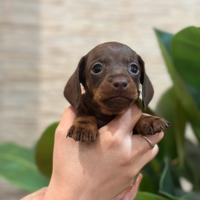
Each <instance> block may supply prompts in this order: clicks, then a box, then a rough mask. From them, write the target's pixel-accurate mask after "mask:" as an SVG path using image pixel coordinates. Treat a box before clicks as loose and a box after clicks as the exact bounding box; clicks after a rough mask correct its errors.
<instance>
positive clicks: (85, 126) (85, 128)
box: [67, 119, 98, 143]
mask: <svg viewBox="0 0 200 200" xmlns="http://www.w3.org/2000/svg"><path fill="white" fill-rule="evenodd" d="M67 136H68V137H71V138H73V139H74V140H75V141H81V142H86V143H91V142H94V141H95V140H96V138H97V136H98V129H97V125H96V124H94V123H90V122H88V121H86V120H84V121H83V119H82V120H76V121H75V123H74V124H73V125H72V126H71V128H70V129H69V131H68V134H67Z"/></svg>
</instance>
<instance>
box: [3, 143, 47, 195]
mask: <svg viewBox="0 0 200 200" xmlns="http://www.w3.org/2000/svg"><path fill="white" fill-rule="evenodd" d="M0 176H1V177H4V178H5V179H7V180H8V181H10V182H11V183H13V184H15V185H16V186H18V187H20V188H22V189H24V190H27V191H34V190H37V189H39V188H41V187H44V186H46V185H47V184H48V180H47V179H46V178H45V177H44V176H43V175H42V174H40V172H39V171H38V169H37V166H36V165H35V162H34V153H33V150H31V149H27V148H24V147H20V146H18V145H16V144H11V143H8V144H1V145H0Z"/></svg>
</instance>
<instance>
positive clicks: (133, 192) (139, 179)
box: [123, 174, 143, 200]
mask: <svg viewBox="0 0 200 200" xmlns="http://www.w3.org/2000/svg"><path fill="white" fill-rule="evenodd" d="M142 178H143V176H142V174H139V175H138V176H137V179H136V181H135V183H134V185H133V186H132V188H131V190H130V191H128V192H127V193H126V195H125V196H124V198H123V200H134V199H135V197H136V195H137V192H138V190H139V187H140V183H141V182H142Z"/></svg>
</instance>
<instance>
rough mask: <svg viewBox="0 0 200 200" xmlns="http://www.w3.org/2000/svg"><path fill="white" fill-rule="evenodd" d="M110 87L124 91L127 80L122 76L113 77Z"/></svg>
mask: <svg viewBox="0 0 200 200" xmlns="http://www.w3.org/2000/svg"><path fill="white" fill-rule="evenodd" d="M112 86H113V87H114V88H115V89H121V90H124V89H126V88H127V87H128V80H127V78H126V77H123V76H118V77H114V78H113V79H112Z"/></svg>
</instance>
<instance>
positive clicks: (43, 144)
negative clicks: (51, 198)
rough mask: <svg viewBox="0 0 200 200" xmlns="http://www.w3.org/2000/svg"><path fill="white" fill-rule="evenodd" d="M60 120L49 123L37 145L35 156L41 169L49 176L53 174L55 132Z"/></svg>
mask: <svg viewBox="0 0 200 200" xmlns="http://www.w3.org/2000/svg"><path fill="white" fill-rule="evenodd" d="M57 126H58V122H55V123H53V124H51V125H49V126H48V127H47V128H46V129H45V130H44V132H43V133H42V136H41V138H40V139H39V140H38V142H37V144H36V147H35V158H36V163H37V166H38V168H39V170H40V171H41V172H42V173H43V174H44V175H45V176H47V177H50V176H51V172H52V159H53V144H54V134H55V130H56V127H57Z"/></svg>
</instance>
